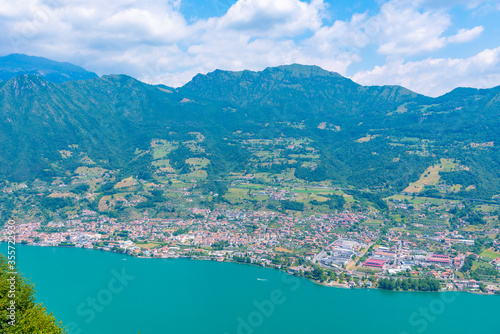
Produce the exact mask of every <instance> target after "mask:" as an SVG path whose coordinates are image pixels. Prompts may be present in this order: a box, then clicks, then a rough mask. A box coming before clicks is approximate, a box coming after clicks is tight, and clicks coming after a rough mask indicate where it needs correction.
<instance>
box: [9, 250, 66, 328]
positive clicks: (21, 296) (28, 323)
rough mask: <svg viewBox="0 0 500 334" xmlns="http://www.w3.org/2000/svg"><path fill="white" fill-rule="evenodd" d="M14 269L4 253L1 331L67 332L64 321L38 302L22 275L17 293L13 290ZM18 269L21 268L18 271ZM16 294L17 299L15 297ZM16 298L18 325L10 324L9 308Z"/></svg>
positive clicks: (17, 276)
mask: <svg viewBox="0 0 500 334" xmlns="http://www.w3.org/2000/svg"><path fill="white" fill-rule="evenodd" d="M12 271H13V270H12V269H11V268H10V266H9V264H8V263H7V259H6V258H5V256H3V255H0V332H2V333H4V334H9V333H15V334H24V333H34V334H35V333H36V334H42V333H43V334H45V333H50V334H65V333H67V331H66V330H65V329H64V328H63V326H62V324H61V323H60V322H57V321H56V319H55V317H54V316H53V315H52V313H50V314H48V313H47V309H46V308H45V307H43V306H42V305H41V304H37V303H35V290H34V287H33V284H31V283H29V282H28V281H27V280H26V279H25V278H24V277H23V276H22V275H20V274H17V275H16V276H15V279H16V284H15V290H14V291H15V296H14V297H13V294H12V293H11V283H10V281H8V280H9V279H11V277H12V274H9V272H12ZM16 272H17V270H16ZM12 297H13V298H12ZM11 301H15V316H16V317H15V325H14V326H12V325H11V324H9V321H10V319H9V318H8V315H9V314H10V310H9V309H8V307H9V306H10V305H11Z"/></svg>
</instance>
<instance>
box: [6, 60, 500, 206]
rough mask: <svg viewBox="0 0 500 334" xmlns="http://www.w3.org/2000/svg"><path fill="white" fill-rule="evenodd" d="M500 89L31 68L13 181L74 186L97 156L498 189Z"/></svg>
mask: <svg viewBox="0 0 500 334" xmlns="http://www.w3.org/2000/svg"><path fill="white" fill-rule="evenodd" d="M499 99H500V88H499V87H496V88H492V89H487V90H473V89H472V90H471V89H458V90H455V91H453V92H450V93H449V94H446V95H444V96H441V97H439V98H429V97H425V96H422V95H419V94H416V93H414V92H412V91H410V90H408V89H405V88H403V87H399V86H368V87H367V86H361V85H359V84H357V83H355V82H353V81H352V80H350V79H347V78H344V77H342V76H341V75H339V74H337V73H333V72H328V71H325V70H323V69H321V68H319V67H316V66H304V65H297V64H294V65H288V66H279V67H273V68H267V69H265V70H263V71H261V72H252V71H242V72H230V71H221V70H217V71H214V72H212V73H209V74H206V75H197V76H195V77H194V78H193V80H192V81H191V82H189V83H187V84H186V85H185V86H183V87H180V88H178V89H174V88H171V87H167V86H163V85H158V86H153V85H148V84H145V83H143V82H140V81H138V80H136V79H134V78H131V77H128V76H123V75H111V76H103V77H100V78H92V79H89V80H84V81H68V82H64V83H61V84H55V83H52V82H49V81H47V80H46V79H45V78H44V77H40V76H32V75H21V76H16V77H14V78H11V79H10V80H8V81H5V82H0V105H1V106H2V108H1V109H0V178H1V179H3V180H9V181H18V182H20V181H29V180H34V179H40V180H45V181H49V182H52V180H55V179H59V180H60V179H62V178H66V179H67V180H66V182H70V183H71V182H77V181H78V180H80V179H79V178H78V177H79V175H80V174H78V173H80V172H78V173H77V172H76V171H77V170H79V169H78V168H80V167H85V166H87V167H92V168H97V167H98V168H103V169H105V170H109V171H114V172H113V173H114V174H113V175H114V177H115V178H116V179H117V180H119V179H122V178H126V177H129V176H134V177H135V178H140V179H144V180H150V181H155V182H167V181H169V180H170V181H171V180H172V178H174V179H176V178H182V179H186V180H189V179H191V178H194V179H195V180H196V179H198V180H200V182H204V181H210V180H215V179H222V180H228V178H227V177H228V175H233V174H231V173H236V174H237V175H244V176H248V177H254V176H253V175H257V174H259V173H260V174H259V175H268V176H269V178H271V179H275V180H279V179H283V177H284V175H288V176H287V177H293V179H294V180H302V181H301V182H313V183H314V182H329V184H332V185H337V186H341V187H344V188H351V189H362V190H364V191H380V192H386V193H387V192H401V191H403V190H405V188H407V187H409V185H410V184H411V183H414V182H417V181H418V182H420V183H419V184H421V185H422V186H421V188H419V189H418V191H420V192H421V194H426V195H429V196H431V195H433V196H455V197H460V196H462V197H469V198H473V197H476V198H485V199H491V197H492V196H494V195H496V194H499V193H500V168H499V167H500V152H499V150H498V143H499V139H500V117H499V116H500V104H499ZM193 161H198V162H199V161H204V162H203V163H200V164H201V165H200V166H198V167H196V166H195V165H193V163H194V162H193ZM441 165H446V167H433V166H441ZM429 168H430V169H429ZM436 168H444V169H443V170H442V171H440V172H439V173H438V175H439V176H438V177H437V179H436V178H433V180H432V181H430V182H426V181H425V180H426V179H425V178H426V177H427V175H428V174H429V173H430V172H431V171H434V170H435V169H436ZM290 175H291V176H290ZM429 175H430V174H429ZM419 180H420V181H419ZM439 180H440V181H439ZM78 182H79V181H78ZM466 188H467V189H466ZM214 189H215V188H214ZM212 191H213V192H220V191H221V190H220V189H219V190H217V191H215V190H212Z"/></svg>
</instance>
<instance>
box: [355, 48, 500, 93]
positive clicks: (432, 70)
mask: <svg viewBox="0 0 500 334" xmlns="http://www.w3.org/2000/svg"><path fill="white" fill-rule="evenodd" d="M352 79H353V80H354V81H356V82H358V83H360V84H363V85H387V84H389V85H401V86H404V87H406V88H409V89H411V90H413V91H415V92H417V93H420V94H424V95H428V96H433V97H435V96H439V95H442V94H444V93H447V92H448V91H450V90H452V89H454V88H456V87H477V88H491V87H494V86H496V85H498V84H499V83H500V47H498V48H496V49H492V50H490V49H487V50H484V51H482V52H480V53H478V54H476V55H475V56H472V57H470V58H466V59H452V58H440V59H432V58H428V59H425V60H422V61H414V62H407V63H404V62H401V61H395V62H390V63H387V64H386V65H383V66H376V67H375V68H374V69H373V70H371V71H362V72H358V73H356V74H355V75H354V76H353V78H352Z"/></svg>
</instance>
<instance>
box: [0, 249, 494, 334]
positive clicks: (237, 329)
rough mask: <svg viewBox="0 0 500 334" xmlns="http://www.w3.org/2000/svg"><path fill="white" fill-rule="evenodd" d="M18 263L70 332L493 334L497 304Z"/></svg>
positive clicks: (166, 268)
mask: <svg viewBox="0 0 500 334" xmlns="http://www.w3.org/2000/svg"><path fill="white" fill-rule="evenodd" d="M2 252H3V253H4V254H5V252H6V245H5V244H2ZM17 261H18V266H19V268H20V270H21V271H22V272H23V273H24V275H25V276H26V277H27V278H29V279H31V281H32V282H33V283H34V284H35V287H36V290H37V301H38V302H42V303H43V304H44V305H45V306H47V307H48V309H49V310H50V311H52V312H53V313H54V315H55V316H56V317H57V319H58V320H61V321H63V323H64V324H65V325H66V326H67V327H68V329H69V330H70V331H69V332H70V334H87V333H88V334H109V333H111V334H115V333H120V334H128V333H133V334H137V333H139V331H141V334H153V333H155V334H156V333H173V334H176V333H183V334H188V333H193V334H194V333H196V334H200V333H209V334H212V333H220V334H234V333H237V334H243V333H244V334H281V333H297V334H299V333H300V334H303V333H375V334H378V333H380V334H382V333H384V334H387V333H397V334H406V333H467V334H471V333H481V334H488V333H495V334H499V333H500V320H499V318H498V315H499V311H500V296H482V295H474V294H469V293H458V292H443V293H421V292H420V293H419V292H389V291H380V290H375V289H370V290H366V289H341V288H331V287H324V286H321V285H318V284H315V283H313V282H311V281H309V280H306V279H302V278H298V277H294V276H290V275H287V274H284V273H282V272H280V271H278V270H273V269H267V268H260V267H255V266H249V265H240V264H234V263H219V262H208V261H195V260H188V259H139V258H133V257H129V256H125V255H120V254H113V253H108V252H103V251H97V250H86V249H73V248H48V247H32V246H17Z"/></svg>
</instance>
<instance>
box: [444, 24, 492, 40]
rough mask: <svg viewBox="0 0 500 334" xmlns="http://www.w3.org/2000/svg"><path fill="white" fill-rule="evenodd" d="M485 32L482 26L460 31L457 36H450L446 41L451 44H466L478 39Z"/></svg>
mask: <svg viewBox="0 0 500 334" xmlns="http://www.w3.org/2000/svg"><path fill="white" fill-rule="evenodd" d="M483 31H484V28H483V27H482V26H478V27H474V28H472V29H460V30H459V31H458V33H457V34H456V35H453V36H449V37H448V38H446V40H447V41H448V42H449V43H465V42H470V41H472V40H473V39H476V38H477V37H479V35H481V33H482V32H483Z"/></svg>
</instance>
